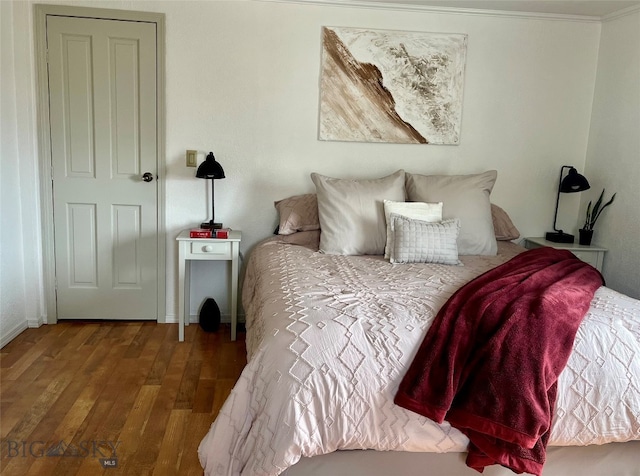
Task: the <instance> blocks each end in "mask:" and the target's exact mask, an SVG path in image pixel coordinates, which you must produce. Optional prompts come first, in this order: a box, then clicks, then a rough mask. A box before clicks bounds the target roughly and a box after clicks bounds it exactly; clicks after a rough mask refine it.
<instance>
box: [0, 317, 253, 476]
mask: <svg viewBox="0 0 640 476" xmlns="http://www.w3.org/2000/svg"><path fill="white" fill-rule="evenodd" d="M229 336H230V329H229V327H228V326H224V325H222V326H221V328H220V330H219V331H218V332H216V333H206V332H204V331H202V329H200V327H199V326H198V325H197V324H196V325H190V326H188V327H186V328H185V341H184V342H178V328H177V324H156V323H155V322H102V321H100V322H95V321H85V322H79V321H66V322H60V323H58V324H56V325H48V326H42V327H40V328H38V329H27V330H26V331H24V332H23V333H22V334H20V335H19V336H18V337H17V338H15V339H14V340H13V341H12V342H10V343H9V344H8V345H6V346H5V347H4V348H3V349H2V350H1V351H0V437H1V444H2V446H1V452H0V474H2V475H7V476H13V475H16V476H18V475H20V476H22V475H38V476H45V475H65V476H67V475H92V476H93V475H97V474H104V475H108V476H115V475H119V474H131V475H136V476H138V475H202V468H201V466H200V463H199V461H198V455H197V449H198V445H199V443H200V440H201V439H202V437H203V436H204V435H205V433H206V432H207V431H208V429H209V426H210V425H211V422H212V421H213V419H214V418H215V416H216V415H217V413H218V411H219V410H220V407H221V406H222V404H223V403H224V401H225V399H226V397H227V395H228V394H229V392H230V391H231V388H232V387H233V385H234V384H235V382H236V380H237V379H238V377H239V375H240V372H241V371H242V369H243V367H244V365H245V363H246V354H245V346H244V344H245V342H244V333H241V332H238V340H237V341H236V342H231V341H230V337H229ZM114 465H117V466H116V467H114Z"/></svg>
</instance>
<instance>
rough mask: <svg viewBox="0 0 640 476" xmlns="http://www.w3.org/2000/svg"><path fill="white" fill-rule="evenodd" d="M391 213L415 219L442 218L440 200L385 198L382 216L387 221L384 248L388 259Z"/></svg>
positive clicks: (429, 219)
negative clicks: (397, 200)
mask: <svg viewBox="0 0 640 476" xmlns="http://www.w3.org/2000/svg"><path fill="white" fill-rule="evenodd" d="M392 213H395V214H397V215H402V216H404V217H407V218H415V219H416V220H422V221H428V222H438V221H441V220H442V202H438V203H424V202H404V201H403V202H394V201H392V200H385V201H384V218H385V221H386V223H387V244H386V246H385V248H384V257H385V259H389V256H391V249H392V248H393V221H392V220H391V214H392Z"/></svg>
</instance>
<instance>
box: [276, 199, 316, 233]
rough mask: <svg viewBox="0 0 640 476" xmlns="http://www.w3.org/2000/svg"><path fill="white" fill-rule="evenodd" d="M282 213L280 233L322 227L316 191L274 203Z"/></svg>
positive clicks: (280, 213)
mask: <svg viewBox="0 0 640 476" xmlns="http://www.w3.org/2000/svg"><path fill="white" fill-rule="evenodd" d="M274 205H275V207H276V210H278V214H279V215H280V224H279V226H278V234H279V235H291V234H292V233H296V232H298V231H311V230H319V229H320V221H319V220H318V199H317V198H316V194H315V193H307V194H304V195H294V196H293V197H289V198H285V199H283V200H279V201H277V202H275V203H274Z"/></svg>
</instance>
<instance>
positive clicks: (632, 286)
mask: <svg viewBox="0 0 640 476" xmlns="http://www.w3.org/2000/svg"><path fill="white" fill-rule="evenodd" d="M585 175H586V176H587V177H588V178H589V180H590V183H591V186H592V190H589V192H585V193H583V194H582V195H583V196H582V197H581V198H582V207H581V210H583V211H584V210H586V206H587V203H588V202H589V200H593V201H594V202H595V201H596V200H597V199H598V196H599V194H600V192H601V191H602V189H603V188H605V189H606V197H607V198H609V197H610V196H611V194H613V193H614V192H617V195H616V200H615V202H614V203H613V204H612V205H611V206H610V207H609V208H607V209H606V211H604V212H603V213H602V215H601V216H600V218H599V219H598V223H597V224H596V227H595V232H594V241H597V242H598V243H599V244H601V245H603V246H606V247H608V248H609V252H608V253H607V255H606V257H605V261H604V270H603V271H604V273H603V274H604V277H605V280H606V282H607V285H608V286H609V287H612V288H614V289H616V290H618V291H620V292H623V293H625V294H629V295H630V296H633V297H636V298H640V251H639V250H638V243H639V238H638V237H640V206H639V205H640V12H639V11H636V12H635V13H634V14H631V15H626V16H623V17H620V18H616V19H612V20H611V21H606V22H604V23H603V25H602V39H601V41H600V52H599V58H598V73H597V80H596V89H595V98H594V103H593V114H592V120H591V131H590V134H589V147H588V152H587V166H586V169H585ZM581 216H583V215H581Z"/></svg>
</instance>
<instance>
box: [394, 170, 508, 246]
mask: <svg viewBox="0 0 640 476" xmlns="http://www.w3.org/2000/svg"><path fill="white" fill-rule="evenodd" d="M497 177H498V172H496V171H495V170H490V171H488V172H484V173H482V174H477V175H419V174H407V196H408V199H409V201H411V202H442V203H443V208H442V218H443V219H445V220H446V219H449V218H458V219H460V235H459V236H458V253H459V254H461V255H495V254H496V253H497V252H498V243H497V242H496V236H495V232H494V230H493V220H492V218H491V202H490V201H489V196H490V194H491V190H493V185H494V184H495V182H496V178H497Z"/></svg>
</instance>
